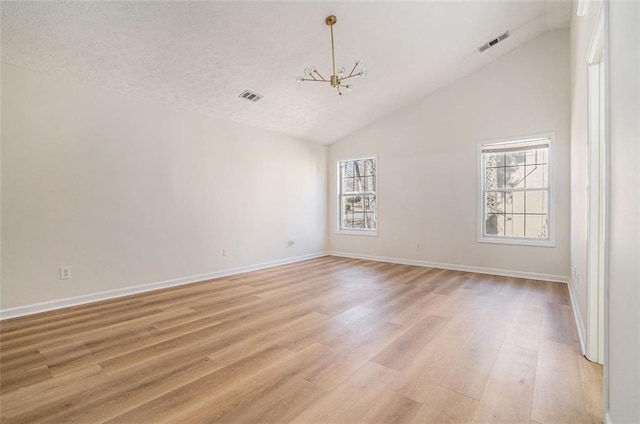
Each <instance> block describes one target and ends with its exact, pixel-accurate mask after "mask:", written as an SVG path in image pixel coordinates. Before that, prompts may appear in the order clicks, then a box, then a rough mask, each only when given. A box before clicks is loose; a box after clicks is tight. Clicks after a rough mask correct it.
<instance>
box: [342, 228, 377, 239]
mask: <svg viewBox="0 0 640 424" xmlns="http://www.w3.org/2000/svg"><path fill="white" fill-rule="evenodd" d="M335 234H339V235H345V236H368V237H378V230H336V231H335Z"/></svg>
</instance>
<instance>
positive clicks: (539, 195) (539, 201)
mask: <svg viewBox="0 0 640 424" xmlns="http://www.w3.org/2000/svg"><path fill="white" fill-rule="evenodd" d="M526 198H527V206H526V213H528V214H546V213H547V192H546V191H542V190H541V191H527V194H526Z"/></svg>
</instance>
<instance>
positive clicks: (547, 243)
mask: <svg viewBox="0 0 640 424" xmlns="http://www.w3.org/2000/svg"><path fill="white" fill-rule="evenodd" d="M478 243H493V244H511V245H514V244H515V245H518V246H535V247H556V243H555V241H554V240H528V239H521V238H508V237H495V238H492V237H479V238H478Z"/></svg>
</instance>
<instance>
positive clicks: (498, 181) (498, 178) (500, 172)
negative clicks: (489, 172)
mask: <svg viewBox="0 0 640 424" xmlns="http://www.w3.org/2000/svg"><path fill="white" fill-rule="evenodd" d="M494 170H495V177H494V178H495V183H494V187H489V185H488V184H487V188H505V187H506V181H505V175H506V172H505V168H504V167H500V168H494Z"/></svg>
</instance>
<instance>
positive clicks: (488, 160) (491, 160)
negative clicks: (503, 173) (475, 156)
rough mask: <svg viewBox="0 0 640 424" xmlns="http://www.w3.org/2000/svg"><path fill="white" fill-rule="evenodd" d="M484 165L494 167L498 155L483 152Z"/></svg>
mask: <svg viewBox="0 0 640 424" xmlns="http://www.w3.org/2000/svg"><path fill="white" fill-rule="evenodd" d="M482 156H483V158H484V166H485V167H486V168H495V167H496V166H498V155H496V154H494V153H483V154H482Z"/></svg>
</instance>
